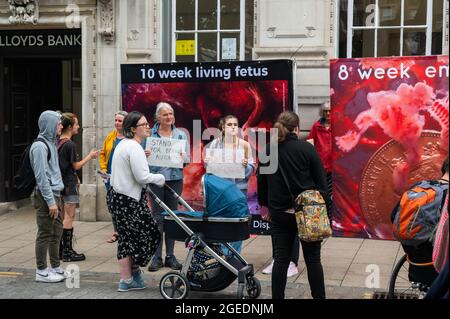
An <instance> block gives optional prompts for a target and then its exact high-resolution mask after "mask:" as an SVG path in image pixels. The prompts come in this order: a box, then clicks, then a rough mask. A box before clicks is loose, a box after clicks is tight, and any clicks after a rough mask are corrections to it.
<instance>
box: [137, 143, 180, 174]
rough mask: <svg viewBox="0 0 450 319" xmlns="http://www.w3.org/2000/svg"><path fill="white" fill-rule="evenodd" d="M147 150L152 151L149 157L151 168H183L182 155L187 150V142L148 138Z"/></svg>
mask: <svg viewBox="0 0 450 319" xmlns="http://www.w3.org/2000/svg"><path fill="white" fill-rule="evenodd" d="M145 149H148V150H150V151H151V154H150V156H149V157H147V160H148V163H149V165H151V166H160V167H172V168H183V158H182V156H181V153H183V152H185V150H186V141H185V140H178V139H171V138H165V137H162V138H153V137H149V138H147V145H146V147H145Z"/></svg>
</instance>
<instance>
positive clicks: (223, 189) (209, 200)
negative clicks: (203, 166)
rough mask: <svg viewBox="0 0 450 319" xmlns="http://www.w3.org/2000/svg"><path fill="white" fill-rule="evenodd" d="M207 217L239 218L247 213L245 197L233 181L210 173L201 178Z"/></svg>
mask: <svg viewBox="0 0 450 319" xmlns="http://www.w3.org/2000/svg"><path fill="white" fill-rule="evenodd" d="M202 183H203V191H204V195H205V199H204V206H205V207H204V208H205V215H207V216H208V217H225V218H240V217H246V216H248V214H249V210H248V205H247V198H246V197H245V195H244V194H243V193H242V192H241V191H240V190H239V188H237V186H236V184H234V183H233V182H231V181H229V180H226V179H223V178H221V177H218V176H216V175H212V174H205V175H204V176H203V179H202Z"/></svg>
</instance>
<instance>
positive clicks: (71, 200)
mask: <svg viewBox="0 0 450 319" xmlns="http://www.w3.org/2000/svg"><path fill="white" fill-rule="evenodd" d="M63 202H64V204H79V203H80V196H78V195H63Z"/></svg>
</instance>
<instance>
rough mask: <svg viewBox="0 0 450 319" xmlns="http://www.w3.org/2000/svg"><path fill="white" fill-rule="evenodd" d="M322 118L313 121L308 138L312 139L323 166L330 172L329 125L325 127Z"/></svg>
mask: <svg viewBox="0 0 450 319" xmlns="http://www.w3.org/2000/svg"><path fill="white" fill-rule="evenodd" d="M323 121H324V120H323V119H320V120H319V121H317V122H315V123H314V125H313V126H312V128H311V132H310V133H309V136H308V139H313V140H314V147H315V148H316V151H317V153H319V156H320V159H321V160H322V164H323V167H324V168H325V171H326V172H327V173H330V172H331V168H332V162H331V127H329V128H327V127H325V125H324V124H323V123H324V122H323Z"/></svg>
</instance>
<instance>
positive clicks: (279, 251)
mask: <svg viewBox="0 0 450 319" xmlns="http://www.w3.org/2000/svg"><path fill="white" fill-rule="evenodd" d="M299 123H300V120H299V117H298V115H297V114H295V113H293V112H290V111H287V112H283V113H281V114H280V115H279V117H278V119H277V122H276V123H275V125H274V127H275V128H277V129H278V141H277V142H275V143H272V144H268V146H267V150H266V153H268V154H267V155H269V163H261V162H260V163H259V165H258V202H259V204H260V205H261V206H265V207H268V209H269V214H270V216H269V218H270V220H271V229H272V234H271V235H272V249H273V257H274V260H275V261H274V266H273V271H272V298H273V299H283V298H284V290H285V287H286V274H287V270H288V267H289V262H290V260H291V252H292V245H293V244H294V239H295V237H296V236H297V223H296V220H295V214H294V209H293V206H294V204H293V198H292V197H293V196H297V195H298V194H300V193H301V192H303V191H305V190H308V189H317V190H319V191H320V192H321V193H322V194H323V195H324V197H325V200H326V201H327V203H329V199H328V194H327V183H326V173H325V170H324V168H323V165H322V162H321V160H320V157H319V155H318V154H317V152H316V151H315V149H314V146H312V145H311V144H309V143H308V142H304V141H300V140H299V138H298V135H299V133H300V129H299ZM274 147H278V157H277V158H272V156H270V152H271V151H272V154H276V152H273V148H274ZM271 148H272V150H271ZM275 156H276V155H275ZM260 158H261V157H260ZM273 165H278V166H277V167H276V171H275V172H274V173H271V172H267V171H268V168H269V167H271V166H273ZM280 166H281V168H282V170H283V173H284V175H285V177H283V174H282V172H281V170H280ZM285 179H286V180H287V182H288V183H289V187H288V186H287V185H286V181H285ZM289 189H290V190H289ZM291 192H292V194H293V195H291ZM328 211H330V210H328ZM301 245H302V248H303V256H304V258H305V263H306V268H307V271H308V281H309V284H310V287H311V294H312V296H313V298H317V299H324V298H325V283H324V275H323V269H322V264H321V261H320V249H321V241H317V242H304V241H301Z"/></svg>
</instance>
